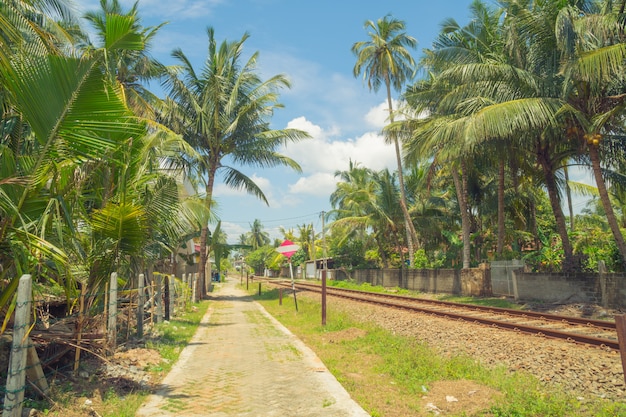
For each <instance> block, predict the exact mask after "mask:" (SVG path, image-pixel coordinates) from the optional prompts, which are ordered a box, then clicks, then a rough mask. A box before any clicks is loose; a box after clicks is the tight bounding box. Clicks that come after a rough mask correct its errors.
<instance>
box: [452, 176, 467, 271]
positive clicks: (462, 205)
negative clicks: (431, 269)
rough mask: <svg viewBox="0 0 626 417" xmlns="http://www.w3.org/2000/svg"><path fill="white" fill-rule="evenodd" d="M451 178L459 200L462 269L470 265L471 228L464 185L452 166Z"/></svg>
mask: <svg viewBox="0 0 626 417" xmlns="http://www.w3.org/2000/svg"><path fill="white" fill-rule="evenodd" d="M461 175H463V177H465V173H464V172H463V169H461ZM452 179H453V181H454V188H456V198H457V200H459V209H460V210H461V233H462V239H463V269H467V268H469V267H470V256H471V230H470V217H469V211H468V207H467V194H466V193H465V187H463V182H462V181H461V179H460V178H459V173H458V171H457V170H456V168H455V167H452Z"/></svg>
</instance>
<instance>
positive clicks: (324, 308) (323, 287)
mask: <svg viewBox="0 0 626 417" xmlns="http://www.w3.org/2000/svg"><path fill="white" fill-rule="evenodd" d="M322 326H326V269H322Z"/></svg>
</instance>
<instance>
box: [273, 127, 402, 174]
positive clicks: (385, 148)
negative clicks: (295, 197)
mask: <svg viewBox="0 0 626 417" xmlns="http://www.w3.org/2000/svg"><path fill="white" fill-rule="evenodd" d="M287 127H289V128H295V129H301V130H304V131H306V132H308V133H309V134H310V135H311V137H312V138H311V139H307V140H303V141H301V142H298V143H293V144H289V145H288V146H287V147H285V149H283V151H282V152H283V153H284V154H285V155H287V156H289V157H291V158H293V159H295V160H296V161H298V163H300V165H301V166H302V169H303V172H304V173H305V174H316V173H320V172H321V173H327V174H331V175H334V173H335V171H337V170H345V169H348V167H349V162H350V160H352V161H355V162H359V163H360V164H362V165H363V166H366V167H368V168H371V169H374V170H377V171H378V170H381V169H384V168H387V167H388V168H390V169H392V168H393V167H394V166H395V165H394V164H395V151H394V148H393V146H391V145H387V144H385V141H384V139H383V137H382V136H381V135H379V134H377V133H374V132H368V133H365V134H363V135H362V136H360V137H358V138H356V139H346V140H336V139H332V136H331V135H330V134H328V133H327V132H325V131H324V129H322V128H321V127H320V126H317V125H315V124H313V123H311V122H310V121H308V120H307V119H306V118H304V117H299V118H297V119H294V120H292V121H291V122H289V123H288V125H287Z"/></svg>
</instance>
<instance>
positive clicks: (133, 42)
mask: <svg viewBox="0 0 626 417" xmlns="http://www.w3.org/2000/svg"><path fill="white" fill-rule="evenodd" d="M100 7H101V10H99V11H94V12H88V13H86V14H85V19H86V20H87V21H88V22H89V23H91V25H92V26H93V28H94V29H95V30H96V37H97V39H98V40H99V45H93V44H91V43H89V44H88V45H85V46H84V48H83V49H84V53H85V54H88V55H90V54H93V53H101V52H102V51H106V53H105V55H104V66H105V72H106V74H107V75H108V76H109V77H112V78H115V79H116V80H117V81H118V82H119V84H120V85H121V86H122V87H123V88H124V95H125V97H126V102H127V104H128V106H129V107H130V108H131V109H133V111H134V112H135V114H137V115H138V116H141V117H146V118H149V119H154V107H155V106H157V105H158V104H159V101H160V100H159V99H158V98H157V97H156V96H155V95H154V94H153V93H151V92H150V91H149V90H148V89H147V88H145V86H144V84H142V83H145V82H149V81H151V80H155V79H158V78H159V77H161V76H163V75H165V71H166V69H165V67H164V66H163V64H161V63H160V62H158V61H156V60H155V59H153V58H151V57H150V55H149V53H148V51H149V49H150V47H151V43H152V42H153V40H154V37H155V36H156V34H157V32H158V30H159V29H160V28H161V27H163V26H164V25H165V23H162V24H160V25H158V26H150V27H142V26H141V19H140V18H139V11H138V3H135V4H134V5H133V6H132V8H131V9H130V10H129V11H128V12H126V13H125V12H124V11H123V10H122V7H121V6H120V4H119V1H118V0H100Z"/></svg>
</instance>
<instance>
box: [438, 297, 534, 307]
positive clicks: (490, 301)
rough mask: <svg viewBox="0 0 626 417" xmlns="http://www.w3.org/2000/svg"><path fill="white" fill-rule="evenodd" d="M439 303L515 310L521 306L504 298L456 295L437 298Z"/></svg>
mask: <svg viewBox="0 0 626 417" xmlns="http://www.w3.org/2000/svg"><path fill="white" fill-rule="evenodd" d="M438 298H439V300H441V301H449V302H452V303H463V304H476V305H481V306H487V307H500V308H511V309H515V310H521V309H522V306H521V305H519V304H516V303H514V302H511V301H509V300H507V299H506V298H500V297H487V298H481V297H466V296H458V295H442V296H441V297H438Z"/></svg>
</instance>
